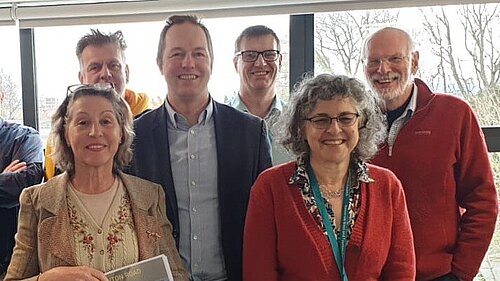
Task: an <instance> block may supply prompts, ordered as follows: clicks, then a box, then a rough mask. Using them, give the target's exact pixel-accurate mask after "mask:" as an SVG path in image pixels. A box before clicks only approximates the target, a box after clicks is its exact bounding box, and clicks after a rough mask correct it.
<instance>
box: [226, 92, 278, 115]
mask: <svg viewBox="0 0 500 281" xmlns="http://www.w3.org/2000/svg"><path fill="white" fill-rule="evenodd" d="M229 106H231V107H234V108H236V109H238V110H240V111H244V112H249V111H248V108H247V106H246V105H245V104H244V103H243V101H242V100H241V96H240V94H239V93H238V94H237V95H235V96H234V97H233V99H232V100H231V101H230V102H229ZM282 111H283V101H282V100H281V99H280V98H279V97H278V96H274V100H273V103H272V104H271V109H270V110H269V112H268V113H267V115H266V117H264V119H265V120H268V119H269V118H270V117H272V116H274V115H276V114H279V113H281V112H282Z"/></svg>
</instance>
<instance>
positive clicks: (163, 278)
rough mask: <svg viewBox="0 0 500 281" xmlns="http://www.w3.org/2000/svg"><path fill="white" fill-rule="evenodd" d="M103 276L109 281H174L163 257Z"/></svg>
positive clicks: (118, 269)
mask: <svg viewBox="0 0 500 281" xmlns="http://www.w3.org/2000/svg"><path fill="white" fill-rule="evenodd" d="M105 275H106V277H108V279H109V281H174V278H173V276H172V271H171V270H170V265H169V264H168V259H167V256H165V255H159V256H156V257H152V258H149V259H147V260H143V261H140V262H137V263H134V264H130V265H127V266H124V267H121V268H117V269H115V270H112V271H109V272H107V273H105Z"/></svg>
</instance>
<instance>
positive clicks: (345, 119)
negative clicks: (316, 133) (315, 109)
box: [304, 112, 359, 130]
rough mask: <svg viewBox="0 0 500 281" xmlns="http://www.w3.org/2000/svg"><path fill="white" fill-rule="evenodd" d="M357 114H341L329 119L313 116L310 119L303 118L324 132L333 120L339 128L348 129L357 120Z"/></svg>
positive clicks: (327, 117)
mask: <svg viewBox="0 0 500 281" xmlns="http://www.w3.org/2000/svg"><path fill="white" fill-rule="evenodd" d="M358 117H359V113H350V112H347V113H342V114H340V115H339V116H335V117H330V116H323V115H320V116H313V117H311V118H305V119H304V120H305V121H309V122H311V125H312V126H313V127H314V128H316V129H320V130H326V129H328V128H330V126H331V125H332V122H333V120H335V121H337V124H339V126H340V127H349V126H352V125H354V123H355V122H356V119H358Z"/></svg>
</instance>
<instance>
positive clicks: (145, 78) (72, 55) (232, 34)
mask: <svg viewBox="0 0 500 281" xmlns="http://www.w3.org/2000/svg"><path fill="white" fill-rule="evenodd" d="M202 22H203V23H204V24H205V25H206V26H207V28H208V29H209V31H210V34H211V36H212V41H213V47H214V65H213V67H214V68H213V73H212V77H211V79H210V82H209V90H210V93H211V95H212V96H213V97H214V99H215V100H217V101H219V102H225V101H226V100H228V99H229V98H230V97H231V96H232V95H233V94H234V93H236V92H237V91H238V89H239V77H238V74H237V73H236V70H235V68H234V65H233V56H234V41H235V40H236V37H237V36H238V35H239V33H240V32H241V31H243V29H245V28H246V27H248V26H250V25H256V24H264V25H267V26H269V27H270V28H272V29H273V30H274V31H275V32H276V33H277V35H278V36H279V37H280V40H281V43H282V50H283V53H284V59H283V68H282V71H281V75H280V77H279V79H280V80H279V83H278V89H277V90H278V93H279V94H280V96H282V97H283V98H284V99H285V100H287V99H288V26H289V16H288V15H282V16H259V17H242V18H221V19H204V20H202ZM163 26H164V22H146V23H127V24H107V25H92V26H64V27H41V28H36V29H35V47H36V50H35V53H36V67H37V80H38V81H37V83H38V85H37V86H38V105H39V118H40V120H39V124H40V131H41V134H42V138H43V139H46V138H47V136H48V133H49V131H50V116H51V115H52V114H53V112H54V110H55V108H56V107H57V106H58V105H59V104H60V102H61V101H62V100H63V99H64V97H65V94H66V87H67V86H68V85H71V84H76V83H79V81H78V70H79V64H78V60H77V58H76V50H75V48H76V43H77V41H78V40H79V38H80V37H81V36H83V35H84V34H86V33H88V32H89V30H90V28H98V29H99V30H101V31H103V32H114V31H116V30H122V32H123V34H124V36H125V40H126V42H127V45H128V48H127V51H126V59H127V63H128V65H129V68H130V81H129V84H128V88H130V89H133V90H134V91H137V92H143V93H147V94H148V95H149V96H150V97H151V98H152V100H153V103H154V105H155V106H158V105H160V104H161V103H162V102H163V100H164V99H165V95H166V92H167V87H166V82H165V81H164V78H163V76H162V75H161V74H160V71H159V70H158V67H157V65H156V52H157V46H158V39H159V35H160V32H161V29H162V28H163Z"/></svg>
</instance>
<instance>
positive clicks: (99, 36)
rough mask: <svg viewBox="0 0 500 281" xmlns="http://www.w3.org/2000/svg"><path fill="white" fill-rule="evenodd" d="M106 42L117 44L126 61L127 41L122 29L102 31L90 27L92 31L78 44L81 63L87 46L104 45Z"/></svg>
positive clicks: (77, 50)
mask: <svg viewBox="0 0 500 281" xmlns="http://www.w3.org/2000/svg"><path fill="white" fill-rule="evenodd" d="M106 44H116V46H118V48H119V49H120V51H121V53H122V58H123V61H125V49H127V43H125V39H124V38H123V33H122V32H121V31H120V30H118V31H116V32H114V33H102V32H101V31H99V29H90V33H87V34H85V35H84V36H83V37H82V38H80V40H78V43H77V44H76V56H77V57H78V61H79V62H80V64H81V63H82V53H83V50H84V49H85V48H86V47H87V46H89V45H91V46H103V45H106Z"/></svg>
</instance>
